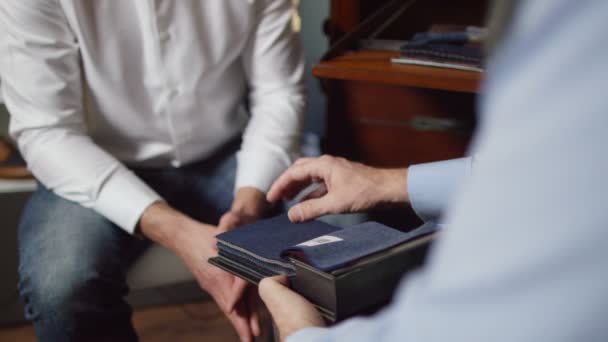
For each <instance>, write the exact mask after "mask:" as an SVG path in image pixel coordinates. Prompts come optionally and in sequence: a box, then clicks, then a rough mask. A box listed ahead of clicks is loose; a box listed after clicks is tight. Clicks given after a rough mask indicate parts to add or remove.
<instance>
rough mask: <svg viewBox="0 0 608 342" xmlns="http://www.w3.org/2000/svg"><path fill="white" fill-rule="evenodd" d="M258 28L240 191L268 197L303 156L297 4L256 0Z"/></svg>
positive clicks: (248, 55) (251, 54) (248, 66)
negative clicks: (246, 189)
mask: <svg viewBox="0 0 608 342" xmlns="http://www.w3.org/2000/svg"><path fill="white" fill-rule="evenodd" d="M254 6H259V8H258V20H257V27H256V29H255V31H254V32H252V34H251V37H250V39H249V41H248V43H247V46H246V47H245V50H244V52H243V55H242V63H243V66H244V70H245V73H246V75H247V79H248V82H249V87H250V92H249V106H250V112H251V119H250V121H249V124H248V125H247V128H246V129H245V132H244V134H243V143H242V146H241V150H240V151H239V153H238V155H237V161H238V167H237V175H236V188H237V189H238V188H240V187H244V186H252V187H255V188H257V189H259V190H261V191H263V192H266V191H267V190H268V189H269V188H270V186H271V185H272V182H273V181H274V180H275V179H276V178H277V177H278V176H279V175H280V174H281V173H282V172H283V171H284V170H285V169H286V168H287V167H288V166H289V165H290V164H291V163H292V161H293V159H294V158H295V156H296V155H297V153H298V151H299V142H300V137H301V131H302V126H303V119H304V117H303V115H304V106H305V96H304V85H303V76H304V58H303V54H302V49H301V46H300V41H299V37H298V33H297V32H295V31H294V29H293V26H292V18H293V15H294V13H295V8H294V5H293V3H292V1H291V0H279V1H268V0H266V1H256V2H255V3H254Z"/></svg>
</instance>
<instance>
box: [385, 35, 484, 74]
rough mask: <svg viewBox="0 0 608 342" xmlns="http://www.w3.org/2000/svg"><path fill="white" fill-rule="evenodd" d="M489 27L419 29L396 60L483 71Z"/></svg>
mask: <svg viewBox="0 0 608 342" xmlns="http://www.w3.org/2000/svg"><path fill="white" fill-rule="evenodd" d="M486 36H487V30H486V29H484V28H479V27H465V28H462V29H461V30H458V31H443V32H438V31H429V32H418V33H416V34H415V35H414V36H413V37H412V39H411V40H409V41H407V42H405V43H404V44H403V45H402V46H401V48H400V51H401V56H400V57H396V58H393V59H392V61H393V63H401V64H415V65H425V66H432V67H440V68H449V69H458V70H467V71H476V72H482V71H483V59H484V54H483V51H482V43H483V41H484V40H485V39H486Z"/></svg>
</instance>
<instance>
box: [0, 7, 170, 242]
mask: <svg viewBox="0 0 608 342" xmlns="http://www.w3.org/2000/svg"><path fill="white" fill-rule="evenodd" d="M0 29H1V31H2V36H1V38H0V74H2V79H3V80H2V82H3V85H2V86H3V88H4V89H3V91H4V96H5V98H4V100H5V102H6V105H7V108H8V109H9V111H10V113H11V124H10V133H11V135H12V136H13V138H14V139H15V140H16V141H17V143H18V145H19V148H20V150H21V152H22V154H23V156H24V158H25V159H26V161H27V163H28V166H29V168H30V169H31V171H32V173H33V174H34V175H35V176H36V178H37V179H38V180H39V181H40V182H42V184H43V185H44V186H46V187H47V188H49V189H51V190H52V191H54V192H55V193H57V194H58V195H59V196H61V197H63V198H66V199H68V200H71V201H74V202H77V203H79V204H81V205H83V206H85V207H89V208H92V209H94V210H95V211H97V212H98V213H100V214H102V215H104V216H105V217H107V218H108V219H109V220H110V221H112V222H114V223H115V224H117V225H118V226H119V227H121V228H123V229H125V230H126V231H128V232H133V230H134V228H135V226H136V224H137V222H138V220H139V218H140V216H141V214H142V213H143V211H144V210H145V209H146V208H147V207H148V206H149V205H150V204H151V203H153V202H155V201H157V200H159V199H160V197H159V196H158V195H157V194H156V193H155V192H154V191H153V190H152V189H151V188H150V187H148V186H147V185H146V184H145V183H143V181H141V180H140V179H139V178H138V177H137V176H135V175H134V174H133V173H132V172H131V171H129V170H128V169H127V168H126V167H125V166H123V165H122V164H121V163H120V162H119V161H118V160H117V159H116V158H114V157H113V156H111V155H110V154H109V153H107V152H105V151H104V150H103V149H101V148H100V147H99V146H98V145H96V144H95V142H94V141H93V140H92V139H91V138H90V137H89V136H88V135H87V128H86V123H85V117H84V109H83V90H82V88H83V84H82V78H83V75H82V71H81V67H80V55H79V47H78V44H77V41H76V38H75V36H74V34H73V33H72V31H71V30H70V28H69V25H68V23H67V21H66V19H65V17H64V14H63V12H62V9H61V6H60V4H59V3H58V2H57V1H48V0H44V1H41V0H39V1H27V2H24V1H21V0H5V1H2V2H1V3H0Z"/></svg>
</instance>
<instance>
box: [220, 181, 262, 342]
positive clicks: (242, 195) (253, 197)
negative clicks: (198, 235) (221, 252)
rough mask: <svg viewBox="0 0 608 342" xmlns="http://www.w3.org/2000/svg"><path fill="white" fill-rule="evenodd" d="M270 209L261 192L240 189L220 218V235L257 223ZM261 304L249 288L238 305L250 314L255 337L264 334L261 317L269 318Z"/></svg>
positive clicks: (256, 295) (250, 326)
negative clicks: (228, 208)
mask: <svg viewBox="0 0 608 342" xmlns="http://www.w3.org/2000/svg"><path fill="white" fill-rule="evenodd" d="M269 208H270V204H269V203H268V202H267V201H266V198H265V196H264V194H263V193H262V192H261V191H259V190H258V189H255V188H250V187H245V188H240V189H239V190H238V191H237V192H236V194H235V196H234V200H233V202H232V207H231V208H230V211H228V212H227V213H225V214H224V215H223V216H222V217H221V218H220V222H219V223H218V228H217V230H218V234H219V233H221V232H225V231H228V230H231V229H234V228H236V227H238V226H242V225H244V224H248V223H253V222H255V221H257V220H258V219H260V218H261V217H263V216H264V214H265V213H266V212H267V211H268V210H269ZM237 281H239V282H242V283H245V281H244V280H241V279H238V278H237ZM246 285H247V284H246V283H245V286H246ZM259 302H260V299H259V297H258V294H257V291H255V289H253V288H247V290H246V291H245V295H244V298H242V300H241V301H240V302H239V303H238V305H239V306H240V308H241V310H242V311H245V312H248V314H249V328H250V330H251V332H252V333H253V334H254V335H255V336H259V335H260V334H261V333H262V331H261V327H260V320H261V317H265V316H268V315H267V314H266V313H264V312H261V311H262V310H263V309H262V305H261V303H259Z"/></svg>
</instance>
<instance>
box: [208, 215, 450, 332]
mask: <svg viewBox="0 0 608 342" xmlns="http://www.w3.org/2000/svg"><path fill="white" fill-rule="evenodd" d="M437 229H438V228H437V226H436V225H435V224H432V223H429V224H425V225H423V226H421V227H419V228H417V229H414V230H412V231H410V232H401V231H398V230H396V229H393V228H390V227H387V226H385V225H382V224H380V223H377V222H365V223H362V224H358V225H354V226H351V227H347V228H340V227H337V226H333V225H330V224H327V223H324V222H321V221H309V222H305V223H299V224H294V223H292V222H290V221H289V219H288V218H287V215H281V216H277V217H274V218H271V219H267V220H262V221H258V222H256V223H253V224H249V225H245V226H242V227H239V228H237V229H234V230H232V231H229V232H226V233H223V234H220V235H218V236H217V240H218V244H217V247H218V250H219V255H218V256H217V257H215V258H211V259H210V260H209V262H210V263H212V264H213V265H216V266H218V267H220V268H222V269H224V270H226V271H228V272H230V273H233V274H235V275H236V276H238V277H240V278H243V279H245V280H248V281H249V282H252V283H254V284H257V283H258V282H259V281H260V280H261V279H263V278H265V277H269V276H274V275H280V274H284V275H287V276H288V277H289V278H290V283H291V286H292V288H293V289H294V290H295V291H297V292H298V293H300V294H301V295H303V296H304V297H306V298H308V299H309V300H311V301H312V302H313V303H314V304H316V305H317V307H318V308H319V310H320V311H321V313H323V315H324V316H325V317H326V318H327V319H329V320H330V321H336V320H341V319H344V318H347V317H349V316H352V315H354V314H358V313H362V312H365V310H368V309H372V308H374V307H375V306H378V305H381V304H384V303H386V302H387V301H388V300H390V298H391V295H392V293H393V291H394V289H395V287H396V286H397V284H398V282H399V279H400V278H401V277H402V276H403V274H404V273H406V272H407V271H409V270H411V269H413V268H415V267H416V266H419V265H420V264H421V263H422V261H423V259H424V255H425V253H426V249H427V248H428V246H429V244H430V242H431V241H432V240H433V238H434V236H435V232H436V231H437Z"/></svg>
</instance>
